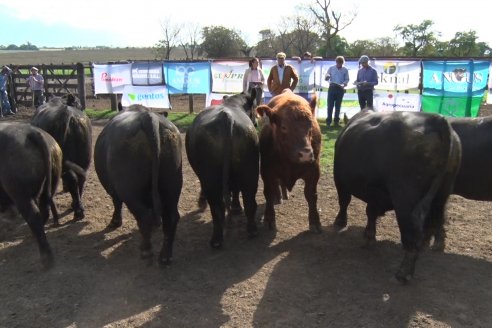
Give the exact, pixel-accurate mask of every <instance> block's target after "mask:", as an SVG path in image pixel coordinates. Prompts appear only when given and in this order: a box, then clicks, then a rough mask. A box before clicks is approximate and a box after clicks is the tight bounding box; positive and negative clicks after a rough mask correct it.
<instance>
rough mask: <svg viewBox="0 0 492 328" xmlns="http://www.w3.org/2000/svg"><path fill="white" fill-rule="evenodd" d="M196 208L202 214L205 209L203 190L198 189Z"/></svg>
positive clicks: (205, 198)
mask: <svg viewBox="0 0 492 328" xmlns="http://www.w3.org/2000/svg"><path fill="white" fill-rule="evenodd" d="M198 208H199V209H200V211H202V212H203V211H205V210H206V209H207V197H206V196H205V193H204V192H203V189H200V195H199V196H198Z"/></svg>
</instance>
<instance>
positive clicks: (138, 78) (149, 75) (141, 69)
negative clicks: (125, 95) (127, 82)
mask: <svg viewBox="0 0 492 328" xmlns="http://www.w3.org/2000/svg"><path fill="white" fill-rule="evenodd" d="M131 84H132V85H163V84H164V67H163V64H162V62H147V63H145V62H136V63H132V83H131Z"/></svg>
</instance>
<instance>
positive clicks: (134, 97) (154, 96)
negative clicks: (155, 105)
mask: <svg viewBox="0 0 492 328" xmlns="http://www.w3.org/2000/svg"><path fill="white" fill-rule="evenodd" d="M165 97H166V96H165V95H164V94H163V93H129V94H128V98H130V100H131V101H143V100H162V99H165Z"/></svg>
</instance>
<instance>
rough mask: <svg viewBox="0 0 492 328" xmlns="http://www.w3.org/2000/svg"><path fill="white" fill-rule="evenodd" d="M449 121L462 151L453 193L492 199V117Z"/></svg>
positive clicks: (477, 198)
mask: <svg viewBox="0 0 492 328" xmlns="http://www.w3.org/2000/svg"><path fill="white" fill-rule="evenodd" d="M449 122H450V123H451V126H452V128H453V130H454V131H456V133H457V134H458V136H459V138H460V141H461V148H462V158H461V167H460V170H459V172H458V175H457V177H456V181H455V184H454V190H453V193H454V194H458V195H460V196H463V197H466V198H469V199H474V200H488V201H490V200H492V174H491V173H490V168H491V167H492V152H491V149H492V117H480V118H449Z"/></svg>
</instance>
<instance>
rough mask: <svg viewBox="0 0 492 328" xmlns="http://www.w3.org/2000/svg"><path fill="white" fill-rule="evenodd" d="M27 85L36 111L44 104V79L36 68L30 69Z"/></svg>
mask: <svg viewBox="0 0 492 328" xmlns="http://www.w3.org/2000/svg"><path fill="white" fill-rule="evenodd" d="M27 85H28V86H29V87H30V88H31V90H32V99H33V103H34V107H35V108H36V109H38V107H39V106H41V105H42V104H43V102H44V99H43V90H44V79H43V76H42V75H41V74H39V73H38V69H37V68H36V67H31V75H29V77H28V78H27Z"/></svg>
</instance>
